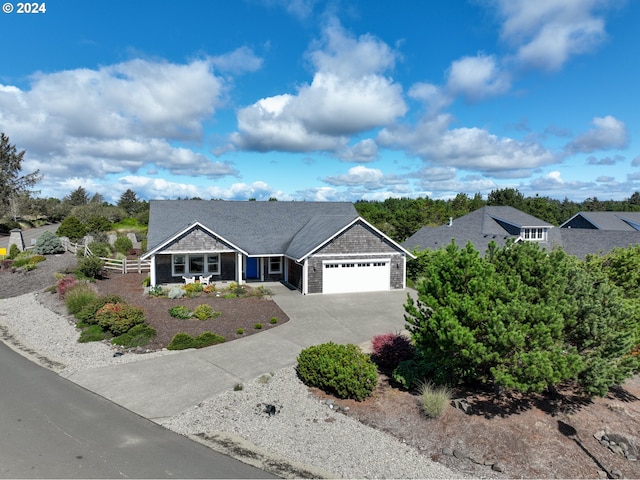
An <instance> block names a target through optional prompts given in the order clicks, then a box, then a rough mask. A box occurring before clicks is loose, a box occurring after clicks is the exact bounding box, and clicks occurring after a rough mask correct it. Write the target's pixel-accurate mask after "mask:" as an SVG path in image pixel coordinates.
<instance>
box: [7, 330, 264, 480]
mask: <svg viewBox="0 0 640 480" xmlns="http://www.w3.org/2000/svg"><path fill="white" fill-rule="evenodd" d="M169 477H174V478H274V477H272V476H271V475H269V474H267V473H265V472H263V471H261V470H258V469H256V468H254V467H251V466H249V465H246V464H244V463H241V462H239V461H237V460H234V459H232V458H230V457H227V456H225V455H222V454H219V453H217V452H214V451H212V450H210V449H209V448H207V447H205V446H203V445H201V444H199V443H196V442H194V441H191V440H189V439H188V438H186V437H182V436H180V435H177V434H175V433H173V432H170V431H169V430H166V429H164V428H162V427H160V426H158V425H156V424H154V423H153V422H151V421H148V420H146V419H144V418H142V417H139V416H138V415H135V414H134V413H132V412H130V411H128V410H125V409H124V408H122V407H119V406H118V405H116V404H114V403H111V402H110V401H108V400H105V399H104V398H102V397H100V396H98V395H96V394H94V393H91V392H89V391H87V390H85V389H83V388H80V387H78V386H77V385H75V384H73V383H71V382H69V381H67V380H65V379H64V378H61V377H60V376H58V375H56V374H55V373H53V372H51V371H49V370H46V369H44V368H42V367H39V366H37V365H35V364H34V363H32V362H30V361H29V360H27V359H25V358H23V357H22V356H20V355H18V354H17V353H15V352H14V351H13V350H11V349H9V348H8V347H7V346H6V345H4V344H3V343H1V342H0V478H169Z"/></svg>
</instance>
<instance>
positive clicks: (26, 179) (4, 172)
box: [0, 133, 42, 207]
mask: <svg viewBox="0 0 640 480" xmlns="http://www.w3.org/2000/svg"><path fill="white" fill-rule="evenodd" d="M24 154H25V151H24V150H23V151H21V152H18V151H17V149H16V147H15V145H11V144H10V143H9V137H7V136H6V135H5V134H4V133H0V206H2V207H8V206H9V203H10V202H11V199H12V198H15V197H17V196H18V195H20V194H22V193H26V192H28V191H29V188H30V187H33V186H34V185H35V184H36V183H37V182H39V181H40V180H41V178H42V177H41V176H40V175H39V170H36V171H35V172H32V173H28V174H27V175H22V176H21V175H20V172H21V170H22V161H23V159H24Z"/></svg>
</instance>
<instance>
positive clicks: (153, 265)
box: [149, 255, 156, 287]
mask: <svg viewBox="0 0 640 480" xmlns="http://www.w3.org/2000/svg"><path fill="white" fill-rule="evenodd" d="M150 268H151V270H149V277H150V279H151V281H150V282H149V283H150V284H151V286H152V287H155V286H156V256H155V255H153V256H152V257H151V267H150Z"/></svg>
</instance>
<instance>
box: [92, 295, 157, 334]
mask: <svg viewBox="0 0 640 480" xmlns="http://www.w3.org/2000/svg"><path fill="white" fill-rule="evenodd" d="M96 320H97V321H98V325H100V326H101V327H102V328H103V329H104V330H108V331H109V332H111V333H112V334H113V335H122V334H123V333H126V332H128V331H129V330H130V329H131V328H132V327H133V326H134V325H138V324H141V323H144V322H145V318H144V310H143V309H141V308H138V307H134V306H133V305H128V304H126V303H107V304H106V305H105V306H104V307H102V308H101V309H100V310H98V311H97V312H96Z"/></svg>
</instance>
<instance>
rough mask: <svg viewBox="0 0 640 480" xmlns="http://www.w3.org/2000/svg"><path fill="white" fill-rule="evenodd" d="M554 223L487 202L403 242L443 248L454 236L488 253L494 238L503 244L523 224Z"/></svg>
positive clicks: (546, 225)
mask: <svg viewBox="0 0 640 480" xmlns="http://www.w3.org/2000/svg"><path fill="white" fill-rule="evenodd" d="M552 227H553V225H551V224H550V223H548V222H545V221H544V220H540V219H539V218H536V217H534V216H532V215H529V214H527V213H524V212H522V211H520V210H518V209H516V208H513V207H489V206H487V207H482V208H480V209H478V210H476V211H474V212H471V213H468V214H467V215H464V216H462V217H460V218H457V219H455V220H453V222H452V223H451V225H443V226H440V227H422V228H421V229H420V230H418V231H417V232H416V233H415V234H413V235H412V236H411V237H409V238H408V239H407V240H406V241H405V242H404V243H403V244H402V246H403V247H405V248H406V249H408V250H413V249H415V248H418V249H439V248H441V247H446V246H447V245H448V244H450V243H451V241H452V240H454V241H455V242H456V244H457V245H459V246H464V245H466V244H467V242H471V243H472V244H473V246H474V247H475V248H476V249H477V250H478V251H479V252H480V253H484V252H485V251H486V249H487V247H488V245H489V243H490V242H492V241H494V242H496V243H497V244H498V245H499V246H502V245H504V244H505V243H506V241H507V239H509V238H511V239H514V240H515V239H516V238H518V236H519V234H520V229H521V228H549V229H550V228H552Z"/></svg>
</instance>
